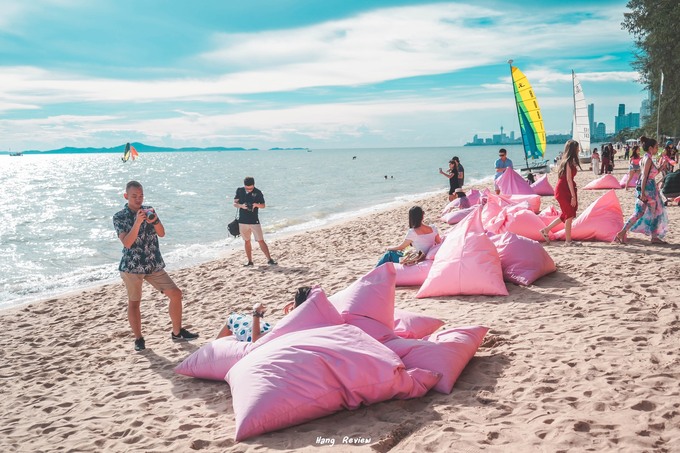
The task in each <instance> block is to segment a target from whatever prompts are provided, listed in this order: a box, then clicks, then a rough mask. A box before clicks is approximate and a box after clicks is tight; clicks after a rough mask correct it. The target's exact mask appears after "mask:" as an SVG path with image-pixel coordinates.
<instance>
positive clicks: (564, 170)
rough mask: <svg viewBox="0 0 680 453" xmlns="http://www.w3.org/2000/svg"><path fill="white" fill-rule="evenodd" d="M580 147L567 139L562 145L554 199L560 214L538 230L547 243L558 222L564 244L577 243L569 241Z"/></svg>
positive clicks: (575, 199) (574, 211)
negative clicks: (563, 237) (562, 229)
mask: <svg viewBox="0 0 680 453" xmlns="http://www.w3.org/2000/svg"><path fill="white" fill-rule="evenodd" d="M580 148H581V146H580V145H579V143H578V142H577V141H575V140H569V141H567V143H566V144H565V145H564V152H563V153H562V160H561V161H560V165H559V167H558V170H557V176H558V178H559V179H558V180H557V185H556V186H555V199H556V200H557V202H558V203H559V205H560V210H562V214H560V216H559V217H558V218H556V219H555V220H553V221H552V222H551V223H550V225H548V226H546V227H545V228H543V229H542V230H540V233H541V236H543V239H545V242H546V243H548V244H549V243H550V237H549V236H548V233H549V232H550V230H552V229H553V227H555V226H557V224H559V223H560V222H564V235H565V242H564V245H566V246H570V245H576V244H577V243H575V242H572V241H571V222H572V221H573V220H574V217H576V211H577V210H578V197H577V195H578V193H577V192H576V182H574V178H575V177H576V167H578V168H579V169H581V164H580V162H579V158H578V153H579V149H580Z"/></svg>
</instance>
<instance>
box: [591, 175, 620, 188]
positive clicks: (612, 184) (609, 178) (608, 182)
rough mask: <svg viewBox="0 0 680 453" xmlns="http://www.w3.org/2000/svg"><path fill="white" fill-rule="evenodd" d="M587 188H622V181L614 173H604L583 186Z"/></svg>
mask: <svg viewBox="0 0 680 453" xmlns="http://www.w3.org/2000/svg"><path fill="white" fill-rule="evenodd" d="M583 188H584V189H585V190H603V189H620V188H621V183H620V182H619V180H618V179H616V177H615V176H614V175H602V176H600V177H599V178H597V179H594V180H592V181H590V182H589V183H588V184H586V185H585V186H584V187H583Z"/></svg>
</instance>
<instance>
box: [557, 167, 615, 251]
mask: <svg viewBox="0 0 680 453" xmlns="http://www.w3.org/2000/svg"><path fill="white" fill-rule="evenodd" d="M609 176H611V175H609ZM621 228H623V212H622V211H621V204H620V203H619V199H618V198H617V197H616V193H615V192H614V191H613V190H610V191H609V192H607V193H605V194H604V195H602V196H601V197H600V198H598V199H597V200H595V201H593V202H592V203H591V205H590V206H588V207H587V208H586V210H585V211H583V212H582V213H581V214H580V215H579V216H578V217H576V219H574V221H573V223H572V225H571V238H572V239H573V240H576V241H604V242H611V241H613V240H614V236H616V233H618V232H619V231H621ZM554 236H555V239H556V240H559V241H563V240H564V238H565V234H564V228H563V229H561V230H560V231H558V232H557V233H555V235H554Z"/></svg>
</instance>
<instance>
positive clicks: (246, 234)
mask: <svg viewBox="0 0 680 453" xmlns="http://www.w3.org/2000/svg"><path fill="white" fill-rule="evenodd" d="M238 230H239V233H241V237H242V238H243V240H244V241H249V240H250V234H251V233H252V235H253V236H255V240H256V241H262V240H264V235H263V234H262V226H261V225H260V224H259V223H254V224H250V223H239V224H238Z"/></svg>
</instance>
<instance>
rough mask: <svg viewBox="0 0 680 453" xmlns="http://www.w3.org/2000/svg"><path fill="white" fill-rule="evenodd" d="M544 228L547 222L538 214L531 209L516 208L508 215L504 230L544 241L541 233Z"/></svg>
mask: <svg viewBox="0 0 680 453" xmlns="http://www.w3.org/2000/svg"><path fill="white" fill-rule="evenodd" d="M543 228H545V224H544V223H543V220H541V218H540V217H539V216H538V214H535V213H534V212H533V211H531V210H529V209H515V210H513V211H512V212H510V213H508V215H507V216H506V221H505V224H504V225H503V231H502V232H503V233H505V232H510V233H514V234H517V235H519V236H523V237H525V238H529V239H533V240H534V241H539V242H542V241H545V239H544V238H543V236H542V235H541V233H540V230H541V229H543ZM501 261H502V259H501Z"/></svg>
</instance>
